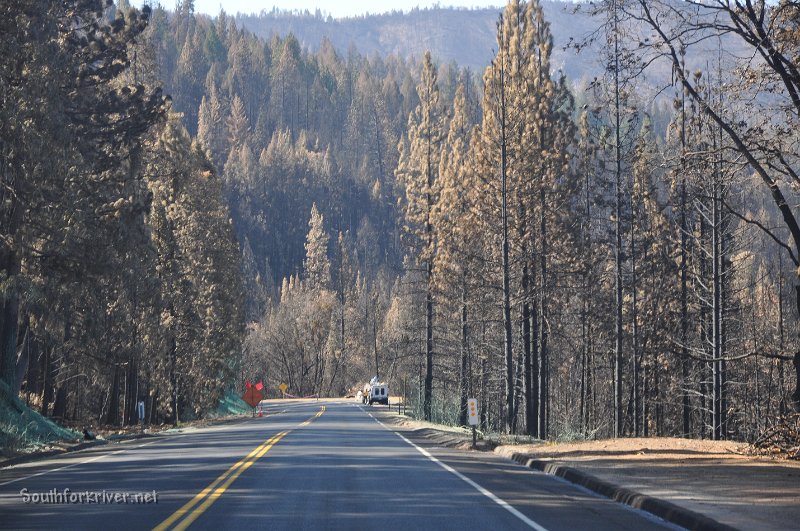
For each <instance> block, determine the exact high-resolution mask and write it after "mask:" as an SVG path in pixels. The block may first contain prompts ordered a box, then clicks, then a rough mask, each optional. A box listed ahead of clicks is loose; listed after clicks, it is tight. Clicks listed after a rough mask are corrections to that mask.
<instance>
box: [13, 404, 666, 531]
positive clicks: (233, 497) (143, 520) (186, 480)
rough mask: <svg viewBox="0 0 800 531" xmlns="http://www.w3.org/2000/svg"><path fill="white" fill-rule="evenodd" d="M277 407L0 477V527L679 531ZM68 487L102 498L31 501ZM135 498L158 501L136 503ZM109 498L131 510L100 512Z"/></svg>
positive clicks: (473, 460)
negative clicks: (271, 411) (270, 411)
mask: <svg viewBox="0 0 800 531" xmlns="http://www.w3.org/2000/svg"><path fill="white" fill-rule="evenodd" d="M276 407H279V408H280V410H279V411H276V412H275V413H274V414H272V415H269V416H267V417H264V418H258V419H248V420H245V421H241V422H236V423H228V424H224V425H219V426H216V427H211V428H207V429H200V430H195V431H186V432H184V433H180V434H174V435H165V436H159V437H156V438H152V439H143V440H137V441H130V442H127V443H124V444H121V445H117V446H113V447H111V448H110V449H109V447H100V448H95V449H92V450H89V451H83V452H77V453H74V454H67V455H63V456H61V457H59V458H53V459H48V460H45V461H38V462H36V463H28V464H25V465H19V466H16V467H13V468H10V469H3V470H0V528H2V529H87V528H91V529H115V530H122V529H185V528H186V527H192V528H205V529H236V530H242V529H248V528H250V529H270V530H282V529H286V530H316V529H342V530H348V531H355V530H363V531H366V530H368V529H374V530H379V531H384V530H393V529H408V530H419V529H430V530H437V531H440V530H448V529H452V530H459V531H465V530H472V529H495V530H506V529H531V528H533V529H551V530H556V529H630V530H648V529H674V527H673V526H670V525H668V524H665V523H663V522H661V521H660V520H657V519H654V518H653V517H651V516H649V515H647V514H646V513H643V512H639V511H635V510H633V509H630V508H628V507H625V506H622V505H619V504H616V503H613V502H611V501H609V500H606V499H604V498H600V497H597V496H595V495H593V494H590V493H588V492H586V491H583V490H581V489H579V488H576V487H574V486H572V485H570V484H569V483H566V482H563V481H561V480H559V479H556V478H552V477H549V476H546V475H544V474H540V473H537V472H534V471H531V470H529V469H526V468H524V467H522V466H519V465H516V464H514V463H512V462H511V461H508V460H504V459H501V458H498V457H496V456H493V455H486V454H481V453H478V452H459V451H455V450H448V449H442V448H436V447H433V446H431V444H430V443H426V441H425V440H424V439H419V440H417V439H414V438H413V436H411V434H410V433H404V432H399V433H398V432H395V431H392V430H390V429H388V428H386V427H385V426H384V425H383V424H381V423H380V422H379V421H378V420H377V419H376V418H374V417H373V416H372V415H370V411H373V410H372V409H371V408H369V407H362V406H360V405H356V404H354V403H352V402H343V401H328V402H326V401H320V402H313V401H309V402H297V403H290V404H288V405H280V406H276ZM376 417H379V415H376ZM406 436H411V438H410V439H408V438H406ZM67 488H68V489H70V492H69V493H68V494H67V496H72V497H73V498H74V497H76V496H81V495H82V496H83V497H84V498H85V497H86V495H87V494H86V493H89V496H90V497H94V496H96V499H92V500H91V501H92V503H33V501H34V500H35V497H36V496H40V497H44V498H48V497H49V498H50V500H55V501H59V502H60V501H61V500H60V499H58V498H59V497H60V498H64V494H63V493H64V489H67ZM23 489H26V490H24V491H23ZM53 489H55V491H54V490H53ZM138 493H141V496H140V498H141V499H142V500H144V501H148V500H147V499H146V498H144V496H145V495H146V494H147V495H149V496H150V498H152V497H153V496H154V494H155V496H156V497H157V503H153V502H152V500H150V502H149V503H133V496H134V495H135V494H138ZM115 494H119V495H120V496H123V495H128V502H127V503H100V502H102V501H103V497H104V495H105V497H109V496H111V497H113V496H114V495H115ZM118 499H119V498H118ZM26 501H27V502H28V503H26Z"/></svg>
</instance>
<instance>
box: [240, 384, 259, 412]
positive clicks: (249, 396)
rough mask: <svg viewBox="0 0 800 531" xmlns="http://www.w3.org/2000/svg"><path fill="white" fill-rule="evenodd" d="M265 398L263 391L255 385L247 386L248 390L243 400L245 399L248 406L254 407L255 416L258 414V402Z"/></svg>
mask: <svg viewBox="0 0 800 531" xmlns="http://www.w3.org/2000/svg"><path fill="white" fill-rule="evenodd" d="M263 399H264V395H263V394H261V391H260V390H259V389H256V388H255V387H249V388H247V390H246V391H245V392H244V395H243V396H242V400H244V401H245V402H246V403H247V405H248V406H250V407H251V408H253V416H254V417H255V416H256V406H258V404H259V403H260V402H261V401H262V400H263Z"/></svg>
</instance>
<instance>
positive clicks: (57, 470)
mask: <svg viewBox="0 0 800 531" xmlns="http://www.w3.org/2000/svg"><path fill="white" fill-rule="evenodd" d="M156 442H158V440H155V441H150V442H147V443H144V444H140V445H139V446H133V447H130V448H122V449H121V450H116V451H114V452H109V453H107V454H103V455H98V456H97V457H92V458H91V459H87V460H86V461H78V462H77V463H72V464H71V465H65V466H62V467H59V468H51V469H48V470H42V471H41V472H37V473H36V474H31V475H30V476H23V477H20V478H16V479H12V480H11V481H6V482H4V483H0V487H5V486H6V485H11V484H12V483H16V482H18V481H24V480H26V479H31V478H35V477H39V476H44V475H45V474H50V473H51V472H60V471H61V470H66V469H68V468H73V467H76V466H80V465H85V464H87V463H91V462H93V461H99V460H100V459H105V458H106V457H110V456H112V455H116V454H121V453H122V452H128V451H130V450H137V449H139V448H142V447H144V446H149V445H151V444H154V443H156ZM62 455H63V454H62Z"/></svg>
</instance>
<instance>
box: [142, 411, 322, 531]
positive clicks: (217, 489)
mask: <svg viewBox="0 0 800 531" xmlns="http://www.w3.org/2000/svg"><path fill="white" fill-rule="evenodd" d="M323 413H325V406H322V407H321V408H320V410H319V412H318V413H317V414H316V415H314V416H313V417H311V418H310V419H308V420H307V421H305V422H303V423H302V424H300V426H308V425H309V424H311V422H312V421H314V419H317V418H319V417H320V416H322V414H323ZM292 431H293V430H287V431H282V432H280V433H278V434H277V435H273V436H272V437H270V438H269V439H267V440H266V441H264V442H263V443H262V444H261V445H260V446H258V447H257V448H256V449H255V450H253V451H252V452H250V453H249V454H247V457H245V458H244V459H242V460H241V461H239V462H238V463H236V464H234V465H233V466H231V467H230V468H229V469H228V470H226V471H225V472H223V473H222V474H221V475H220V476H219V477H218V478H217V479H215V480H214V481H213V482H212V483H211V484H210V485H209V486H208V487H206V488H204V489H203V490H201V491H200V492H199V493H198V494H197V495H196V496H195V497H194V498H192V499H191V500H189V501H188V502H186V504H185V505H184V506H183V507H181V508H180V509H178V510H177V511H175V512H174V513H172V515H170V517H169V518H167V519H166V520H164V521H163V522H161V523H160V524H159V525H158V526H156V527H154V528H153V531H165V530H166V529H169V527H170V526H171V525H173V524H174V523H175V522H178V521H179V520H180V522H178V524H177V525H175V526H174V527H173V528H172V529H174V530H177V531H182V530H183V529H186V528H187V527H189V526H190V525H191V524H192V522H194V521H195V520H197V518H198V517H199V516H200V515H201V514H203V513H204V512H205V511H206V509H208V508H209V507H211V505H212V504H213V503H214V502H215V501H217V499H218V498H219V497H220V496H222V494H223V493H224V492H225V491H226V490H227V489H228V487H230V486H231V484H232V483H233V482H234V481H236V479H237V478H238V477H239V476H241V475H242V472H244V471H245V470H247V469H248V468H250V467H251V466H253V463H255V462H256V461H258V460H259V459H261V457H263V455H264V454H266V453H267V452H269V450H270V448H272V447H273V446H275V445H276V444H277V443H278V441H280V440H281V439H283V438H284V437H286V436H287V435H288V434H289V433H291V432H292ZM201 502H202V503H201ZM198 504H199V505H198ZM195 506H197V507H195ZM184 516H185V518H184ZM181 518H183V520H181Z"/></svg>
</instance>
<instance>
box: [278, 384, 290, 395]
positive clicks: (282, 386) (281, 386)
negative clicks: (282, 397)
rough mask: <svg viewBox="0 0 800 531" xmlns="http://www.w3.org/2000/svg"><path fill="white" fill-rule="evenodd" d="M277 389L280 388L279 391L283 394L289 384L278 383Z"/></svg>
mask: <svg viewBox="0 0 800 531" xmlns="http://www.w3.org/2000/svg"><path fill="white" fill-rule="evenodd" d="M278 389H280V390H281V393H284V394H285V393H286V390H287V389H289V386H288V385H286V384H285V383H282V384H280V385H279V386H278Z"/></svg>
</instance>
